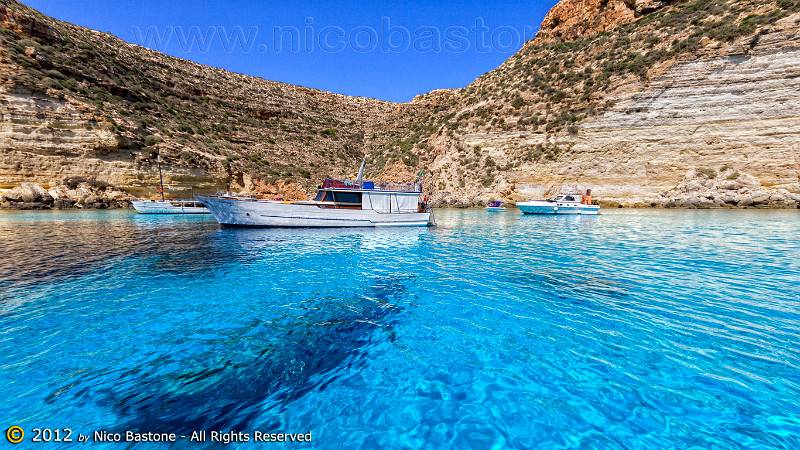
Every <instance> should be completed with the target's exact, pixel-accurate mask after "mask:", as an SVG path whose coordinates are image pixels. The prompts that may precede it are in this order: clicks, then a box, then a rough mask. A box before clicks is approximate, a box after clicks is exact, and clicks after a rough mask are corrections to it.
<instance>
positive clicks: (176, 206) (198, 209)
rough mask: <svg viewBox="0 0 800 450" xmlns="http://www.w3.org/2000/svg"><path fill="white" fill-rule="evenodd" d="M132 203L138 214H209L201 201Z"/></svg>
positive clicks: (141, 201)
mask: <svg viewBox="0 0 800 450" xmlns="http://www.w3.org/2000/svg"><path fill="white" fill-rule="evenodd" d="M132 203H133V209H135V210H136V212H138V213H139V214H211V211H209V210H208V208H206V207H205V206H204V205H203V204H202V203H200V202H198V201H194V200H134V201H133V202H132Z"/></svg>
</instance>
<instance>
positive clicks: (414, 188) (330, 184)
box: [322, 178, 422, 193]
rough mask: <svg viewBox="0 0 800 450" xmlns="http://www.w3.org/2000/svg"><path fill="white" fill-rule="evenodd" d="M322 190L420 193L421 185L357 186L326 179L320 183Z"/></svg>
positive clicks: (369, 183) (348, 181)
mask: <svg viewBox="0 0 800 450" xmlns="http://www.w3.org/2000/svg"><path fill="white" fill-rule="evenodd" d="M322 188H323V189H362V190H365V191H398V192H420V193H421V192H422V183H417V182H408V183H396V182H388V181H381V182H375V181H365V182H363V183H361V184H358V183H356V182H354V181H351V180H335V179H333V178H326V179H325V180H323V181H322Z"/></svg>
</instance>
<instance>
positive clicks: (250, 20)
mask: <svg viewBox="0 0 800 450" xmlns="http://www.w3.org/2000/svg"><path fill="white" fill-rule="evenodd" d="M23 2H24V3H26V4H27V5H29V6H32V7H34V8H36V9H38V10H40V11H42V12H43V13H45V14H48V15H50V16H53V17H56V18H58V19H61V20H65V21H68V22H72V23H75V24H78V25H83V26H86V27H89V28H93V29H96V30H100V31H105V32H109V33H112V34H114V35H116V36H119V37H120V38H122V39H124V40H126V41H129V42H133V43H136V44H140V45H145V46H147V47H150V48H153V49H155V50H158V51H162V52H164V53H168V54H170V55H174V56H178V57H181V58H186V59H191V60H193V61H197V62H199V63H202V64H209V65H213V66H217V67H222V68H225V69H227V70H232V71H235V72H240V73H245V74H249V75H255V76H259V77H262V78H266V79H270V80H276V81H283V82H287V83H292V84H299V85H303V86H310V87H314V88H318V89H324V90H328V91H333V92H339V93H343V94H348V95H360V96H367V97H374V98H380V99H385V100H392V101H407V100H410V99H411V98H412V97H414V96H415V95H417V94H421V93H425V92H428V91H430V90H433V89H440V88H452V87H462V86H465V85H467V84H468V83H470V82H471V81H472V80H474V79H475V78H476V77H478V76H480V75H481V74H483V73H485V72H487V71H489V70H492V69H493V68H495V67H497V66H498V65H500V64H501V63H502V62H503V61H504V60H505V59H507V58H508V57H509V56H511V55H513V54H514V52H515V51H516V50H518V49H519V47H520V46H521V45H522V43H523V42H524V41H525V40H527V39H530V38H531V37H532V36H533V35H534V34H535V32H536V29H538V26H539V24H540V23H541V20H542V19H543V18H544V15H545V14H546V13H547V11H548V10H549V9H550V8H551V7H552V6H553V5H554V4H555V3H556V0H496V1H489V0H485V1H482V2H480V1H474V0H457V1H439V2H436V1H431V0H427V1H424V0H407V1H386V0H374V1H370V0H360V1H357V0H341V1H335V2H334V1H329V0H316V1H296V2H292V1H286V0H284V1H282V2H278V1H273V0H261V1H258V0H227V1H223V0H194V1H190V0H171V1H168V2H165V1H161V0H23Z"/></svg>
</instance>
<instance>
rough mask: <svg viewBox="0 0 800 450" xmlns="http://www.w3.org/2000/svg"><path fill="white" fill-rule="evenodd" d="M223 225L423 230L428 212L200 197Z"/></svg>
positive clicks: (429, 215) (426, 223) (428, 223)
mask: <svg viewBox="0 0 800 450" xmlns="http://www.w3.org/2000/svg"><path fill="white" fill-rule="evenodd" d="M201 201H202V202H203V204H205V205H206V206H207V207H208V209H209V210H210V211H211V214H213V215H214V218H215V219H217V222H219V223H220V224H221V225H223V226H230V227H262V228H374V227H389V226H391V227H427V226H430V225H431V214H430V213H428V212H425V213H418V212H402V213H380V212H377V211H374V210H361V209H344V208H320V207H318V206H317V205H314V204H308V205H303V204H294V203H284V202H277V201H264V200H247V199H235V198H220V197H202V198H201Z"/></svg>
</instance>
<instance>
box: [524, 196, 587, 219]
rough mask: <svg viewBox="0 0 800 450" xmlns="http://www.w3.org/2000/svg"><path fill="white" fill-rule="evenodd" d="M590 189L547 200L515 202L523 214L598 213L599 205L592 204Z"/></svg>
mask: <svg viewBox="0 0 800 450" xmlns="http://www.w3.org/2000/svg"><path fill="white" fill-rule="evenodd" d="M591 198H592V197H591V191H586V195H581V194H563V195H559V196H556V197H554V198H551V199H547V200H533V201H530V202H521V203H517V208H519V209H520V211H522V213H523V214H580V215H597V214H600V206H599V205H592V204H591V203H592V200H591Z"/></svg>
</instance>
